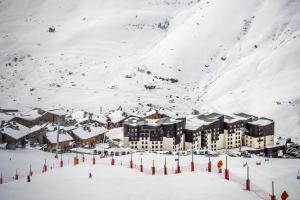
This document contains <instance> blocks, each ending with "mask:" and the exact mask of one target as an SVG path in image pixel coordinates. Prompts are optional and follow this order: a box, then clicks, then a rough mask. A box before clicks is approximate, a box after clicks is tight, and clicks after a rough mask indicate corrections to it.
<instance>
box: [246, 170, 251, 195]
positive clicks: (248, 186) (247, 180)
mask: <svg viewBox="0 0 300 200" xmlns="http://www.w3.org/2000/svg"><path fill="white" fill-rule="evenodd" d="M246 190H248V191H250V178H249V166H247V179H246Z"/></svg>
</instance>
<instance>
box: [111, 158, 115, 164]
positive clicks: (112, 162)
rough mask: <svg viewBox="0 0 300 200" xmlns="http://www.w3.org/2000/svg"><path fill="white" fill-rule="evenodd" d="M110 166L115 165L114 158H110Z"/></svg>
mask: <svg viewBox="0 0 300 200" xmlns="http://www.w3.org/2000/svg"><path fill="white" fill-rule="evenodd" d="M111 165H115V159H114V157H112V158H111Z"/></svg>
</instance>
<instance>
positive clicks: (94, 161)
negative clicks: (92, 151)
mask: <svg viewBox="0 0 300 200" xmlns="http://www.w3.org/2000/svg"><path fill="white" fill-rule="evenodd" d="M95 164H96V159H95V157H94V156H93V165H95Z"/></svg>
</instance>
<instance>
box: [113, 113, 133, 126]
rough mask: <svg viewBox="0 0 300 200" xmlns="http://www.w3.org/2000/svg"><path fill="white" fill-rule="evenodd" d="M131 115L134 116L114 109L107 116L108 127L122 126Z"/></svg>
mask: <svg viewBox="0 0 300 200" xmlns="http://www.w3.org/2000/svg"><path fill="white" fill-rule="evenodd" d="M129 117H132V115H129V114H128V113H125V112H123V111H121V110H117V111H114V112H112V113H110V114H109V115H108V116H107V128H108V129H112V128H118V127H122V126H123V122H124V121H125V120H126V119H128V118H129Z"/></svg>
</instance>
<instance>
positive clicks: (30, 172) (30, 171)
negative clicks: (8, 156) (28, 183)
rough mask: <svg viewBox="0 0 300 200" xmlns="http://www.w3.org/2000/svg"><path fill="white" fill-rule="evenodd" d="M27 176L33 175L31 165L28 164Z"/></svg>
mask: <svg viewBox="0 0 300 200" xmlns="http://www.w3.org/2000/svg"><path fill="white" fill-rule="evenodd" d="M28 175H29V176H32V175H33V172H32V169H31V165H30V166H29V174H28Z"/></svg>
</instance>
